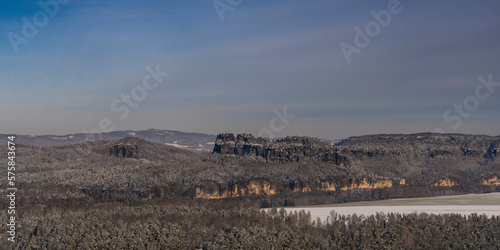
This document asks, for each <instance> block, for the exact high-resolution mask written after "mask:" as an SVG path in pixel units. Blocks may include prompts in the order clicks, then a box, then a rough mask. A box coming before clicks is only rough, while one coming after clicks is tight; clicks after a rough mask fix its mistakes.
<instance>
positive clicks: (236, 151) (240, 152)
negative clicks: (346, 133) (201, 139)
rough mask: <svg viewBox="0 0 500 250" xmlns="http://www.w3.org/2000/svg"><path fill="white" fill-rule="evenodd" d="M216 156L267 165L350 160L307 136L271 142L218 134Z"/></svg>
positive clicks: (335, 149)
mask: <svg viewBox="0 0 500 250" xmlns="http://www.w3.org/2000/svg"><path fill="white" fill-rule="evenodd" d="M213 152H214V153H219V154H222V155H225V156H228V155H229V156H231V155H236V156H244V155H249V156H256V157H262V158H263V159H265V160H266V161H268V162H302V161H310V160H317V161H324V162H332V163H334V164H337V165H344V164H346V163H347V157H346V156H345V155H342V154H341V153H340V152H339V151H338V149H337V148H336V147H335V146H332V145H330V144H328V143H326V142H323V141H321V140H319V139H316V138H311V137H305V136H288V137H285V138H283V139H279V140H276V141H269V140H267V139H264V138H261V137H258V138H256V137H254V136H253V135H251V134H238V135H237V136H236V137H234V134H232V133H222V134H219V135H217V138H216V141H215V146H214V150H213Z"/></svg>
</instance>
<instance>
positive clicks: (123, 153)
mask: <svg viewBox="0 0 500 250" xmlns="http://www.w3.org/2000/svg"><path fill="white" fill-rule="evenodd" d="M109 154H110V155H113V156H116V157H123V158H138V147H137V145H135V144H131V143H120V144H117V145H113V146H111V147H110V148H109Z"/></svg>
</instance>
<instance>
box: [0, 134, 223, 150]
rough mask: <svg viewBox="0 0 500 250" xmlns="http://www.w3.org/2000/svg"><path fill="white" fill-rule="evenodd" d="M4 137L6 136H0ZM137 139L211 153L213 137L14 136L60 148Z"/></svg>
mask: <svg viewBox="0 0 500 250" xmlns="http://www.w3.org/2000/svg"><path fill="white" fill-rule="evenodd" d="M0 136H3V137H6V136H7V135H3V134H0ZM130 136H132V137H138V138H142V139H144V140H147V141H150V142H157V143H162V144H166V145H170V146H174V147H178V148H184V149H188V150H192V151H196V152H201V153H203V152H212V149H213V145H214V142H215V135H209V134H202V133H187V132H180V131H173V130H160V129H148V130H141V131H135V130H125V131H114V132H109V133H101V134H88V133H79V134H68V135H37V136H31V135H16V142H17V143H19V144H24V145H29V146H43V147H50V146H62V145H69V144H75V143H83V142H89V141H95V140H104V141H114V140H119V139H121V138H125V137H130Z"/></svg>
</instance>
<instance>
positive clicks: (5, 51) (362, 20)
mask: <svg viewBox="0 0 500 250" xmlns="http://www.w3.org/2000/svg"><path fill="white" fill-rule="evenodd" d="M40 3H42V4H39V3H38V2H36V1H35V2H33V1H16V2H9V3H5V4H4V7H3V8H2V10H0V14H1V15H2V21H3V22H2V25H1V26H0V33H1V34H2V35H3V37H4V38H3V39H1V40H0V53H2V55H3V56H2V59H0V74H1V75H2V78H1V79H0V86H2V87H3V89H4V91H2V94H1V95H0V103H1V104H0V105H1V106H2V109H0V116H1V118H0V119H1V121H2V126H1V131H0V133H4V134H7V133H16V134H26V135H66V134H76V133H82V132H84V131H92V130H96V129H100V128H105V130H106V131H101V132H107V131H108V130H110V129H111V130H112V131H121V130H145V129H149V128H155V129H165V130H176V131H183V132H195V133H206V134H217V133H220V132H225V131H231V132H234V133H238V132H248V133H252V134H254V135H256V136H257V135H259V134H262V135H264V136H268V135H269V134H272V135H273V136H274V137H283V136H286V135H304V136H313V137H318V138H327V139H342V138H347V137H349V136H359V135H366V134H380V133H385V134H398V133H405V134H408V133H419V132H432V131H439V132H445V133H464V134H484V135H493V136H496V135H499V134H500V132H499V130H498V125H499V124H500V110H499V109H498V107H500V87H499V86H498V84H497V83H498V82H500V72H499V71H498V69H500V61H499V60H498V58H500V33H498V30H500V29H499V28H500V22H499V21H500V16H499V15H498V11H499V10H500V2H498V1H488V2H479V3H478V2H470V1H464V0H460V1H440V2H422V1H407V0H402V1H395V0H387V1H377V2H368V3H367V2H353V1H345V0H339V1H326V0H319V1H313V2H304V1H297V0H293V1H287V2H268V1H244V0H242V1H232V3H233V5H230V4H229V2H227V1H206V2H196V3H194V2H180V1H175V2H170V1H149V2H146V3H143V2H135V1H120V2H101V1H95V0H93V1H86V2H77V1H69V0H59V1H56V0H47V1H42V2H40ZM43 3H45V5H44V4H43ZM214 3H216V4H215V5H216V6H214ZM221 3H222V4H221ZM387 13H389V17H387V15H384V14H387ZM366 27H368V29H366ZM370 27H371V28H370ZM377 27H378V29H377ZM358 28H359V29H360V30H361V32H362V33H363V34H362V35H359V33H358ZM369 33H372V34H371V35H367V34H369ZM363 37H365V38H368V41H366V39H364V41H363ZM356 38H358V40H356ZM360 43H361V44H360ZM346 44H347V45H349V46H351V47H349V48H351V49H353V50H351V52H352V51H356V52H352V53H350V54H349V55H346V53H345V51H343V50H342V48H344V49H345V48H346ZM359 45H362V46H359ZM358 52H359V53H358ZM152 72H153V73H152ZM154 72H156V73H154ZM167 72H168V75H167V74H166V73H167ZM478 77H479V79H478ZM481 77H482V78H481ZM145 78H148V79H147V80H148V81H146V82H147V84H146V85H145V84H144V79H145ZM481 79H482V80H481ZM485 82H490V84H489V85H488V83H486V84H485ZM127 96H128V97H127ZM134 97H135V98H134ZM127 98H128V101H129V102H128V103H127ZM130 98H132V101H130ZM457 105H458V106H457ZM284 109H286V110H284ZM286 114H288V115H286Z"/></svg>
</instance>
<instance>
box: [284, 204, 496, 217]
mask: <svg viewBox="0 0 500 250" xmlns="http://www.w3.org/2000/svg"><path fill="white" fill-rule="evenodd" d="M285 210H286V211H287V213H289V212H295V211H297V212H299V211H301V210H304V211H305V212H306V213H307V212H311V219H316V218H317V217H319V218H320V219H321V220H322V221H325V220H326V219H327V217H329V216H330V211H335V213H337V214H339V215H346V216H347V215H353V214H356V215H358V216H359V215H364V216H370V215H375V214H376V213H377V212H383V213H385V214H388V213H400V214H410V213H428V214H460V215H466V216H467V215H470V214H473V213H477V214H478V215H481V214H486V215H487V216H488V217H491V216H492V215H495V216H500V206H474V205H473V206H464V205H459V206H354V207H287V208H285Z"/></svg>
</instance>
